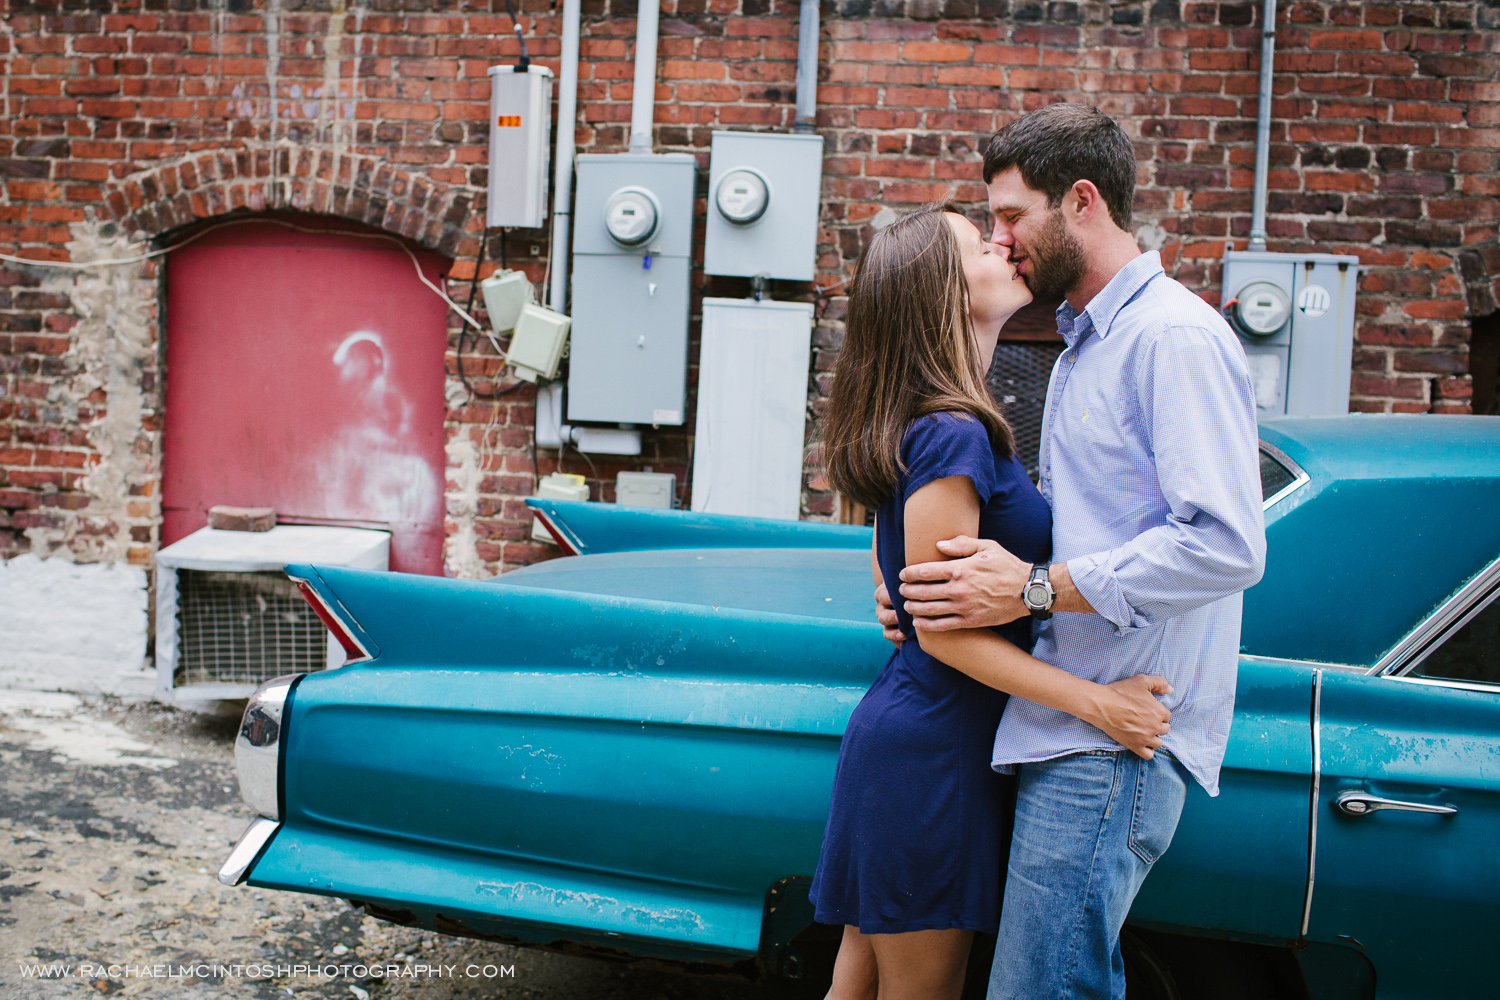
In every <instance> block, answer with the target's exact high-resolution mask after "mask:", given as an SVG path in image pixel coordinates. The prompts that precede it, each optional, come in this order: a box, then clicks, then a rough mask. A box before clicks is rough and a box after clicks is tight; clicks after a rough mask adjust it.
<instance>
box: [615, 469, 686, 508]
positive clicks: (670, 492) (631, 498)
mask: <svg viewBox="0 0 1500 1000" xmlns="http://www.w3.org/2000/svg"><path fill="white" fill-rule="evenodd" d="M676 499H677V477H676V476H674V475H672V474H671V473H670V472H622V473H620V474H619V475H617V476H615V503H617V504H619V505H620V506H621V507H657V508H661V509H665V510H671V509H672V507H673V506H674V505H675V504H674V502H675V501H676Z"/></svg>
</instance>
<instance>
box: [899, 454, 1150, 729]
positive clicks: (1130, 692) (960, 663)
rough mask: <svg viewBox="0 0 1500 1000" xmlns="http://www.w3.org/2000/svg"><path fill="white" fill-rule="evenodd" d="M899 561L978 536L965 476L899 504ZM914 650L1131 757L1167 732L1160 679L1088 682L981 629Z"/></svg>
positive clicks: (944, 635) (924, 642)
mask: <svg viewBox="0 0 1500 1000" xmlns="http://www.w3.org/2000/svg"><path fill="white" fill-rule="evenodd" d="M905 520H906V563H907V565H908V566H910V565H914V564H916V563H919V562H935V561H938V560H942V559H945V558H946V556H944V555H943V554H942V553H941V552H940V551H938V547H937V543H938V542H939V541H941V540H943V539H945V538H953V537H954V536H955V535H960V534H962V535H970V536H974V537H977V536H978V534H979V496H978V495H977V494H976V493H975V492H974V484H973V483H972V482H971V481H970V480H969V478H968V477H967V476H951V477H948V478H946V479H938V480H934V481H933V482H931V483H928V484H927V485H926V486H923V487H922V488H921V489H919V490H917V491H916V492H915V493H913V494H912V495H911V497H910V498H909V499H908V500H907V501H906V511H905ZM917 641H918V642H919V643H920V644H921V646H922V649H923V650H924V651H925V652H927V653H929V654H930V655H932V656H933V657H935V658H937V659H939V660H941V661H942V662H944V663H946V664H948V666H950V667H953V668H954V669H955V670H960V671H962V672H964V673H966V674H968V675H969V676H970V677H972V678H974V679H975V680H977V681H979V682H980V683H981V684H985V685H987V686H989V687H992V688H995V689H997V690H1000V691H1004V692H1006V693H1007V694H1013V695H1016V696H1017V697H1020V698H1025V699H1026V700H1027V701H1032V702H1036V703H1037V704H1038V705H1045V706H1047V707H1048V708H1055V709H1057V710H1059V711H1062V712H1067V713H1068V714H1069V715H1072V716H1075V717H1077V718H1079V719H1082V720H1083V721H1084V722H1087V723H1089V724H1090V725H1092V726H1094V727H1096V728H1098V729H1100V730H1101V731H1103V732H1104V733H1105V735H1107V736H1109V737H1110V739H1113V740H1114V741H1115V742H1117V743H1119V744H1120V745H1121V746H1123V747H1125V748H1126V749H1127V750H1131V751H1133V752H1134V753H1137V754H1139V755H1140V756H1142V757H1145V758H1148V759H1149V758H1150V757H1151V756H1152V754H1153V751H1154V750H1155V749H1156V748H1158V747H1160V746H1161V736H1162V734H1163V733H1165V732H1167V730H1168V729H1169V728H1170V726H1169V725H1168V723H1169V720H1170V719H1171V713H1170V712H1168V711H1167V709H1166V707H1165V706H1163V705H1162V704H1161V703H1160V702H1159V701H1157V700H1156V698H1155V695H1156V694H1166V693H1169V692H1170V691H1171V688H1170V687H1169V686H1168V685H1167V682H1166V680H1165V679H1164V678H1161V677H1149V676H1146V675H1139V676H1136V677H1130V678H1127V679H1125V680H1123V681H1117V682H1116V683H1114V684H1103V685H1101V684H1095V683H1094V682H1093V681H1086V680H1084V679H1082V678H1080V677H1075V676H1074V675H1072V674H1070V673H1068V672H1067V671H1066V670H1063V669H1061V668H1058V667H1054V666H1052V665H1051V664H1048V663H1043V662H1042V661H1041V660H1038V659H1036V658H1035V657H1033V656H1030V655H1028V654H1026V653H1023V652H1021V650H1019V649H1017V648H1016V647H1015V646H1014V645H1013V644H1012V643H1009V642H1006V641H1005V640H1004V639H1002V638H1000V637H999V636H998V635H996V634H995V633H993V632H991V631H990V630H989V629H958V630H954V631H950V632H918V633H917Z"/></svg>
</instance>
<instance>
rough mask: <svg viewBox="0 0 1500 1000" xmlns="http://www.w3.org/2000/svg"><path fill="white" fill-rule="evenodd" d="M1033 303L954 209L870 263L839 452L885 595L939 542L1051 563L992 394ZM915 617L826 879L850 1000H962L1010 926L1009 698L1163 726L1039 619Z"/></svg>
mask: <svg viewBox="0 0 1500 1000" xmlns="http://www.w3.org/2000/svg"><path fill="white" fill-rule="evenodd" d="M1029 301H1031V292H1030V291H1029V290H1028V289H1027V287H1026V285H1025V284H1024V283H1023V282H1022V281H1021V280H1020V279H1019V277H1018V275H1017V273H1016V268H1015V267H1014V265H1012V264H1011V263H1010V261H1009V259H1008V257H1007V255H1006V252H1005V249H1004V248H1003V247H999V246H996V245H993V244H990V243H987V242H986V241H985V240H984V238H983V237H982V236H981V235H980V233H979V230H978V229H976V228H975V226H974V224H973V223H971V222H969V221H968V220H967V219H965V218H964V217H963V216H962V215H960V214H958V213H957V212H954V211H949V210H946V209H938V208H929V209H924V210H922V211H919V212H915V213H913V214H911V215H908V216H906V217H905V218H902V219H900V220H898V221H897V222H895V223H894V224H892V225H891V226H888V227H887V228H885V229H883V230H881V231H880V232H878V233H876V234H875V237H874V238H873V239H872V240H871V242H870V245H869V247H868V248H867V249H866V251H865V253H864V255H863V256H862V257H861V259H860V263H859V267H858V271H857V273H856V276H855V279H854V283H853V285H852V286H851V288H850V292H849V314H848V320H847V323H846V324H845V325H846V332H845V337H844V345H843V348H842V350H841V352H840V355H839V360H838V366H837V368H836V370H835V376H834V384H833V393H832V398H831V400H830V408H829V414H828V418H827V423H826V425H825V431H824V441H823V451H824V455H825V456H826V457H827V459H828V476H829V479H830V480H832V482H833V484H834V485H835V486H836V487H837V488H838V489H839V490H840V491H841V492H843V493H845V494H847V495H849V496H851V497H853V498H854V499H855V500H857V501H859V502H861V503H863V504H866V505H868V506H872V507H878V508H879V510H878V513H877V514H876V521H875V542H874V551H873V553H872V559H871V561H872V564H873V569H874V576H875V583H876V585H877V587H878V586H879V585H880V584H881V583H882V581H883V580H895V579H896V576H897V574H899V573H900V571H901V569H902V568H903V567H904V566H905V565H907V564H910V563H918V562H928V561H932V560H937V559H943V558H945V557H944V556H943V555H942V554H941V553H939V552H938V550H937V542H938V541H939V540H941V539H945V538H952V537H954V536H956V535H969V536H971V537H978V538H992V539H994V540H996V541H998V542H999V543H1000V544H1001V545H1003V546H1004V547H1005V548H1007V549H1009V550H1010V551H1011V552H1013V553H1015V554H1016V555H1018V556H1019V557H1020V558H1022V559H1025V560H1027V561H1030V562H1039V561H1042V560H1045V559H1047V558H1048V557H1049V555H1050V553H1051V522H1052V519H1051V512H1050V511H1049V510H1048V508H1047V504H1046V502H1045V501H1044V500H1043V499H1042V497H1041V494H1040V493H1038V492H1037V490H1036V487H1035V486H1034V485H1032V483H1031V480H1030V479H1029V478H1028V477H1027V475H1026V472H1025V469H1024V468H1023V467H1022V465H1021V463H1020V462H1019V461H1017V459H1016V456H1015V454H1014V447H1013V443H1012V437H1011V433H1010V428H1009V426H1008V425H1007V424H1006V422H1005V418H1004V417H1003V416H1002V415H1001V414H1000V411H999V410H998V409H997V408H996V406H995V403H994V401H993V400H992V399H991V398H990V396H989V393H988V391H987V390H986V388H985V384H984V375H985V370H986V368H987V367H988V364H989V359H990V358H991V357H992V356H993V355H994V352H995V344H996V342H997V341H998V339H999V335H1000V327H1001V326H1002V325H1003V324H1004V323H1005V321H1006V320H1007V319H1009V318H1010V317H1011V316H1012V315H1013V314H1014V313H1015V312H1016V311H1017V310H1018V309H1020V308H1021V307H1022V306H1024V305H1025V304H1026V303H1028V302H1029ZM897 611H898V615H899V616H900V624H901V630H902V632H903V633H904V634H905V635H906V637H907V641H906V642H904V643H902V644H901V645H900V646H899V647H898V649H897V651H896V652H895V654H893V655H892V657H891V659H890V661H889V662H888V663H887V664H886V666H885V668H884V670H882V672H881V674H880V676H879V677H878V678H877V679H876V681H875V683H874V685H873V686H872V687H871V688H870V690H869V691H868V692H867V693H866V695H865V697H864V699H863V700H862V701H861V702H860V704H859V706H858V707H857V708H855V710H854V713H853V715H851V716H850V719H849V724H848V726H847V728H846V729H845V732H844V739H843V744H842V745H841V747H840V750H839V763H838V771H837V776H836V777H835V779H834V789H833V802H832V806H831V809H830V811H829V818H828V827H827V831H826V833H825V835H824V838H823V849H822V855H821V857H820V858H819V861H818V870H817V874H816V876H815V877H814V879H813V885H812V898H813V902H814V904H815V906H816V911H817V919H818V920H819V921H820V922H824V923H838V924H843V925H844V937H843V941H842V943H841V945H840V948H839V955H838V961H837V963H836V965H835V967H834V978H833V989H832V991H831V992H830V993H829V997H830V998H831V1000H856V998H859V1000H873V998H875V997H876V996H877V993H878V996H879V1000H905V998H908V997H909V998H912V1000H918V998H920V1000H938V998H944V997H948V998H954V997H957V996H958V995H959V993H960V992H961V991H962V989H963V975H964V965H965V961H966V959H967V957H968V952H969V945H970V941H971V939H972V937H973V933H974V932H975V931H983V932H987V933H994V932H995V930H996V928H997V926H998V923H999V915H1000V898H1001V890H1002V883H1003V868H1002V862H1001V859H1002V857H1003V855H1004V850H1005V847H1006V846H1007V845H1008V844H1009V836H1010V822H1009V816H1008V814H1007V807H1006V804H1005V803H1006V793H1007V790H1008V788H1009V784H1008V783H1009V782H1010V781H1011V779H1010V777H1009V776H1002V775H998V774H996V773H994V772H993V771H992V770H990V766H989V760H990V749H991V745H992V742H993V740H994V736H995V728H996V726H997V725H998V723H999V721H1000V715H1001V712H1002V710H1003V709H1004V707H1005V701H1006V698H1007V694H1015V695H1018V696H1020V697H1023V698H1026V699H1028V700H1031V701H1035V702H1038V703H1040V704H1044V705H1048V706H1051V707H1053V708H1057V709H1060V710H1063V711H1066V712H1069V713H1070V714H1072V715H1075V716H1077V717H1078V718H1081V719H1084V720H1085V721H1088V722H1090V723H1092V724H1093V725H1096V726H1098V727H1099V728H1100V729H1102V730H1104V732H1106V733H1107V734H1108V735H1109V736H1110V737H1111V738H1113V739H1115V740H1116V741H1118V742H1119V743H1120V744H1121V745H1122V746H1125V747H1127V748H1132V749H1133V748H1136V747H1140V746H1145V745H1147V742H1148V741H1149V740H1153V739H1155V737H1156V735H1157V732H1158V729H1157V727H1156V724H1155V721H1154V716H1153V717H1152V721H1151V722H1149V723H1148V722H1145V721H1144V718H1143V717H1144V716H1145V715H1147V714H1149V713H1148V712H1147V706H1144V705H1139V704H1136V702H1139V701H1142V700H1143V699H1147V698H1149V697H1150V696H1149V695H1144V694H1141V693H1139V692H1138V691H1135V690H1132V691H1126V690H1124V689H1117V688H1114V687H1101V686H1100V685H1096V684H1093V683H1090V682H1088V681H1085V680H1082V679H1080V678H1077V677H1074V676H1073V675H1072V674H1069V673H1067V672H1066V671H1063V670H1059V669H1058V668H1056V667H1053V666H1050V665H1048V664H1045V663H1042V662H1041V661H1039V660H1036V659H1033V658H1032V657H1031V656H1029V655H1028V651H1029V650H1030V648H1031V623H1030V620H1029V619H1026V620H1022V621H1019V622H1014V623H1012V624H1010V625H1007V626H1004V627H1001V628H997V629H970V630H966V631H954V632H942V633H917V632H915V631H914V630H913V628H912V623H911V618H910V617H909V616H907V615H906V613H905V611H904V609H902V608H901V606H900V601H899V600H898V601H897ZM913 639H915V641H912V640H913ZM1153 706H1154V702H1153ZM1137 717H1142V719H1141V721H1140V722H1139V724H1136V723H1135V722H1134V720H1135V719H1136V718H1137ZM1119 720H1131V721H1128V722H1122V721H1119Z"/></svg>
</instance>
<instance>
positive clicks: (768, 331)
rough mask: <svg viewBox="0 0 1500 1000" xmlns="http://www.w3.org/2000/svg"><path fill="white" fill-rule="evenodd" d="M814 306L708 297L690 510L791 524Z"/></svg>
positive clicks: (796, 504)
mask: <svg viewBox="0 0 1500 1000" xmlns="http://www.w3.org/2000/svg"><path fill="white" fill-rule="evenodd" d="M812 319H813V307H812V304H811V303H807V302H772V301H771V300H769V299H765V300H762V301H760V302H756V301H755V300H754V299H704V300H703V346H702V351H701V353H700V356H699V361H698V425H697V433H696V436H695V437H694V441H693V497H692V506H693V510H698V511H705V512H707V513H712V514H745V515H748V516H750V517H775V518H782V519H784V520H789V521H795V520H797V516H798V513H799V511H800V509H801V505H802V452H803V447H804V444H805V435H806V431H807V376H808V363H809V358H810V356H811V345H812Z"/></svg>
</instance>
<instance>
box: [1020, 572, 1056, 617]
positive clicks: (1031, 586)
mask: <svg viewBox="0 0 1500 1000" xmlns="http://www.w3.org/2000/svg"><path fill="white" fill-rule="evenodd" d="M1051 568H1052V564H1051V563H1037V564H1036V565H1035V566H1033V567H1032V568H1031V579H1029V580H1027V581H1026V586H1025V588H1024V589H1022V591H1021V603H1022V604H1024V605H1026V610H1027V611H1030V612H1031V617H1033V618H1035V619H1036V620H1037V621H1046V620H1047V619H1048V618H1051V617H1052V602H1053V601H1055V600H1057V591H1056V590H1054V589H1052V577H1051V575H1050V572H1049V571H1050V570H1051Z"/></svg>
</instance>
